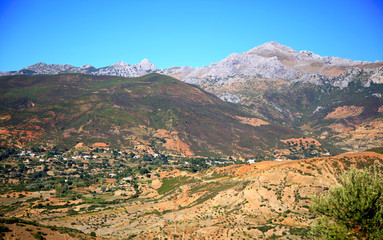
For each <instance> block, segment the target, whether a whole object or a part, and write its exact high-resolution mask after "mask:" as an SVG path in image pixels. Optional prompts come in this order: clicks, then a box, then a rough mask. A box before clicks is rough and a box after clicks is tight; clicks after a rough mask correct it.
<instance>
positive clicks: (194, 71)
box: [0, 42, 383, 101]
mask: <svg viewBox="0 0 383 240" xmlns="http://www.w3.org/2000/svg"><path fill="white" fill-rule="evenodd" d="M151 72H157V73H161V74H166V75H170V76H172V77H175V78H178V79H180V80H182V81H185V82H187V83H191V84H197V85H200V84H205V83H212V84H216V85H220V86H222V85H225V84H228V83H233V82H237V81H244V80H248V79H249V78H254V79H257V78H263V79H281V80H286V81H299V82H310V83H313V84H332V85H334V86H338V87H341V88H343V87H347V85H348V83H349V82H350V81H354V80H356V79H360V76H363V79H362V81H363V84H364V85H365V86H368V85H369V84H370V83H371V82H375V83H383V62H379V61H377V62H375V63H370V62H361V61H353V60H349V59H343V58H339V57H321V56H319V55H316V54H314V53H312V52H309V51H299V52H298V51H296V50H294V49H292V48H290V47H287V46H284V45H282V44H280V43H278V42H268V43H265V44H263V45H260V46H258V47H255V48H253V49H251V50H249V51H247V52H243V53H233V54H230V55H229V56H228V57H226V58H225V59H223V60H221V61H219V62H216V63H212V64H210V65H209V66H203V67H200V68H191V67H188V66H185V67H171V68H167V69H158V68H157V67H156V66H155V65H153V64H152V63H151V62H150V61H149V60H148V59H146V58H145V59H143V60H142V61H141V63H136V64H133V65H129V64H127V63H125V62H123V61H120V62H117V63H115V64H113V65H111V66H107V67H102V68H98V69H97V68H94V67H92V66H91V65H89V64H88V65H84V66H81V67H74V66H72V65H69V64H66V65H58V64H50V65H48V64H45V63H37V64H35V65H32V66H29V67H26V68H23V69H21V70H19V71H12V72H4V73H0V75H35V74H59V73H84V74H92V75H113V76H123V77H138V76H142V75H145V74H148V73H151ZM224 98H225V97H224ZM225 99H226V98H225ZM228 99H230V101H231V100H233V99H232V98H231V97H229V98H228ZM233 101H236V100H233Z"/></svg>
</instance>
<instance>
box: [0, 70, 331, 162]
mask: <svg viewBox="0 0 383 240" xmlns="http://www.w3.org/2000/svg"><path fill="white" fill-rule="evenodd" d="M0 82H1V84H0V86H1V87H0V92H1V97H0V100H1V102H2V104H1V107H0V116H1V120H0V130H1V133H2V134H1V142H2V145H9V146H20V147H22V146H25V145H29V146H31V145H37V146H46V147H48V148H50V147H53V146H61V147H64V148H65V147H67V148H69V149H70V148H72V147H73V146H75V145H76V144H77V143H79V142H82V143H84V144H85V145H88V146H90V145H92V144H93V143H95V142H107V143H108V144H109V145H110V146H114V147H116V148H124V149H126V150H127V151H134V152H136V153H138V152H142V151H144V152H149V153H151V154H154V153H162V154H175V155H182V156H195V155H197V156H206V157H208V156H221V157H229V156H232V157H235V158H252V157H259V158H264V157H266V156H268V157H270V156H273V154H274V153H273V150H272V149H278V148H280V147H282V148H284V146H287V145H286V143H284V142H282V141H280V140H284V139H288V138H292V137H301V136H302V134H301V133H299V131H296V130H294V129H292V128H289V127H285V126H282V125H280V124H277V123H273V122H268V121H265V120H264V119H261V118H258V117H257V116H256V115H253V114H251V113H250V112H249V111H248V110H246V109H245V108H242V107H241V106H237V105H232V104H230V103H227V102H224V101H222V100H221V99H219V98H218V97H216V96H214V95H212V94H209V93H207V92H205V91H203V90H202V89H200V88H198V87H196V86H194V85H189V84H186V83H184V82H181V81H179V80H176V79H174V78H171V77H169V76H165V75H159V74H154V73H153V74H149V75H145V76H143V77H139V78H123V77H112V76H92V75H82V74H60V75H36V76H26V75H22V76H20V75H18V76H5V77H1V78H0ZM318 150H320V151H321V152H325V151H327V150H326V149H325V148H319V147H318ZM301 154H302V152H301Z"/></svg>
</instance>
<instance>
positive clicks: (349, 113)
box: [325, 106, 364, 119]
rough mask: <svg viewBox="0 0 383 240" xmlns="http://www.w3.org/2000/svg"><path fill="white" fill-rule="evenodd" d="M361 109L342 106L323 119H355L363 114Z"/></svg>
mask: <svg viewBox="0 0 383 240" xmlns="http://www.w3.org/2000/svg"><path fill="white" fill-rule="evenodd" d="M363 110H364V108H363V107H357V106H343V107H337V108H336V109H335V110H334V111H333V112H331V113H329V114H327V116H326V117H325V119H329V118H334V119H341V118H348V117H355V116H359V115H360V114H361V113H362V112H363Z"/></svg>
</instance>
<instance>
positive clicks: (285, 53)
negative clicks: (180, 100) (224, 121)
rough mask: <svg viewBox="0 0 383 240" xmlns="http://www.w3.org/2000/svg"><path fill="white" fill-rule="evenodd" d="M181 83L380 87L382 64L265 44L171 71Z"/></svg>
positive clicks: (165, 72)
mask: <svg viewBox="0 0 383 240" xmlns="http://www.w3.org/2000/svg"><path fill="white" fill-rule="evenodd" d="M163 73H164V74H169V75H175V76H176V77H177V75H178V76H180V77H179V78H180V79H182V80H183V81H185V82H189V83H193V84H199V85H200V84H205V83H211V82H216V84H217V85H223V84H227V83H230V82H238V81H242V80H243V79H244V78H245V79H246V78H248V77H257V78H265V79H282V80H287V81H298V82H310V83H314V84H326V83H330V84H331V85H333V86H338V87H342V88H343V87H347V84H348V83H349V82H350V81H352V80H353V79H354V78H356V77H358V76H360V75H365V76H364V77H365V85H366V86H367V85H369V84H370V83H371V82H374V83H383V62H381V61H377V62H375V63H371V62H361V61H352V60H349V59H342V58H338V57H321V56H319V55H316V54H314V53H312V52H309V51H300V52H298V51H295V50H293V49H292V48H290V47H287V46H284V45H281V44H279V43H277V42H268V43H265V44H263V45H261V46H258V47H255V48H253V49H251V50H249V51H247V52H244V53H241V54H238V53H233V54H230V55H229V56H228V57H227V58H225V59H223V60H222V61H219V62H217V63H212V64H211V65H209V66H206V67H202V68H196V69H181V68H179V70H178V71H175V70H174V69H172V70H171V71H169V70H167V69H165V70H164V71H163Z"/></svg>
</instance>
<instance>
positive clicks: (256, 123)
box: [236, 116, 269, 127]
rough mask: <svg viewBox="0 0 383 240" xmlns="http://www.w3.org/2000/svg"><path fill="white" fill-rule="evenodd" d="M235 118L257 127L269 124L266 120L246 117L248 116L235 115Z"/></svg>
mask: <svg viewBox="0 0 383 240" xmlns="http://www.w3.org/2000/svg"><path fill="white" fill-rule="evenodd" d="M236 118H237V119H239V121H240V122H241V123H244V124H248V125H251V126H254V127H259V126H261V125H268V124H269V123H268V122H266V121H263V120H262V119H258V118H248V117H240V116H236Z"/></svg>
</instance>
